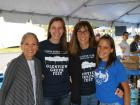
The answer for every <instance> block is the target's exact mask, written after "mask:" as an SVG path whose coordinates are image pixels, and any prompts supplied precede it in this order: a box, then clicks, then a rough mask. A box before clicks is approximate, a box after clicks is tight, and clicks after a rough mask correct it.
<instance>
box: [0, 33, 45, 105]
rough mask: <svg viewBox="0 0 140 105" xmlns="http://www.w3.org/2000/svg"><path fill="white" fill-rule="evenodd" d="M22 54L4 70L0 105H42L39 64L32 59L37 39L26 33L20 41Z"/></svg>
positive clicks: (33, 35) (36, 47)
mask: <svg viewBox="0 0 140 105" xmlns="http://www.w3.org/2000/svg"><path fill="white" fill-rule="evenodd" d="M21 49H22V54H21V55H20V56H19V57H17V58H15V59H13V60H12V61H11V62H10V64H9V65H8V67H7V69H6V73H5V76H4V81H3V84H2V88H1V91H0V105H42V84H41V64H40V61H39V60H38V59H37V58H35V57H34V55H35V54H36V52H37V50H38V39H37V37H36V35H35V34H33V33H26V34H25V35H24V36H23V38H22V41H21Z"/></svg>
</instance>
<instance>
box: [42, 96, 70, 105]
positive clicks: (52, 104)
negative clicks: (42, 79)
mask: <svg viewBox="0 0 140 105" xmlns="http://www.w3.org/2000/svg"><path fill="white" fill-rule="evenodd" d="M44 105H70V94H67V95H63V96H59V97H45V98H44Z"/></svg>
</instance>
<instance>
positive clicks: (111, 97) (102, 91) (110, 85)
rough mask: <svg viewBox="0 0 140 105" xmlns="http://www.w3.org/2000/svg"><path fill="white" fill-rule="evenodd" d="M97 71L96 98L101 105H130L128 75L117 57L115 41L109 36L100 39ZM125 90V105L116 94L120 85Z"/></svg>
mask: <svg viewBox="0 0 140 105" xmlns="http://www.w3.org/2000/svg"><path fill="white" fill-rule="evenodd" d="M96 62H97V63H96V64H97V68H96V70H95V79H96V97H97V99H98V100H99V101H100V105H130V88H129V85H128V80H127V74H126V71H125V68H124V67H123V65H122V63H121V62H120V60H119V59H118V58H117V57H116V51H115V44H114V40H113V38H112V37H111V36H109V35H104V36H102V37H101V38H100V41H99V44H98V47H97V55H96ZM119 84H121V85H122V88H123V90H124V96H123V97H124V104H123V103H121V102H122V101H121V98H120V97H118V96H117V95H115V94H114V92H115V91H116V89H117V87H118V85H119Z"/></svg>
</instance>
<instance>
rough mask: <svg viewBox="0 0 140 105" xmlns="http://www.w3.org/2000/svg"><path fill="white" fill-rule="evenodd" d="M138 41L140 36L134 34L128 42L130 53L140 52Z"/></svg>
mask: <svg viewBox="0 0 140 105" xmlns="http://www.w3.org/2000/svg"><path fill="white" fill-rule="evenodd" d="M139 42H140V36H139V35H135V36H134V40H133V42H132V43H131V44H130V52H131V53H132V54H139V53H140V49H139V45H138V44H139Z"/></svg>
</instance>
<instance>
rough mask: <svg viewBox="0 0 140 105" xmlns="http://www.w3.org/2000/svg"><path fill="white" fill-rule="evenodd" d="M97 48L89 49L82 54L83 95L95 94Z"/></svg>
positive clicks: (81, 91) (81, 90)
mask: <svg viewBox="0 0 140 105" xmlns="http://www.w3.org/2000/svg"><path fill="white" fill-rule="evenodd" d="M95 53H96V49H95V48H87V49H84V50H82V51H81V53H80V56H79V58H80V63H81V72H82V82H81V89H80V93H81V95H90V94H93V93H95V91H96V90H95V79H94V72H95V66H96V62H95Z"/></svg>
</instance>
